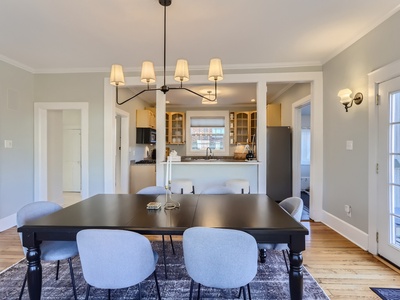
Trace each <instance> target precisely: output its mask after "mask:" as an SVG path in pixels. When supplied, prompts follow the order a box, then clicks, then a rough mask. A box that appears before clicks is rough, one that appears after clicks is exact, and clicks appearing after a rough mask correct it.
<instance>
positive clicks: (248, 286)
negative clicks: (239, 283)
mask: <svg viewBox="0 0 400 300" xmlns="http://www.w3.org/2000/svg"><path fill="white" fill-rule="evenodd" d="M247 291H248V293H249V300H251V293H250V283H248V284H247Z"/></svg>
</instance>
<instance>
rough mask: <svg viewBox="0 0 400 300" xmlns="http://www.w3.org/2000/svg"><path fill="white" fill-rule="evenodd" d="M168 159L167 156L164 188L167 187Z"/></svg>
mask: <svg viewBox="0 0 400 300" xmlns="http://www.w3.org/2000/svg"><path fill="white" fill-rule="evenodd" d="M168 159H169V157H168V156H167V166H166V170H165V188H168V168H169V163H168Z"/></svg>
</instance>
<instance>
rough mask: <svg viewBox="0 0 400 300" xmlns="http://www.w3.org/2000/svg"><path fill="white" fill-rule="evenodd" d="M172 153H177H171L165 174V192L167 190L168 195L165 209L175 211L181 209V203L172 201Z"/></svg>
mask: <svg viewBox="0 0 400 300" xmlns="http://www.w3.org/2000/svg"><path fill="white" fill-rule="evenodd" d="M172 153H176V151H175V150H172V151H171V152H170V155H169V156H168V157H167V167H166V172H165V190H167V193H166V194H165V204H164V208H165V209H175V208H179V207H180V203H179V202H176V201H172V193H171V178H172V156H171V154H172ZM175 156H176V154H175Z"/></svg>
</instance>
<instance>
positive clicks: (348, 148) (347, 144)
mask: <svg viewBox="0 0 400 300" xmlns="http://www.w3.org/2000/svg"><path fill="white" fill-rule="evenodd" d="M346 150H353V141H346Z"/></svg>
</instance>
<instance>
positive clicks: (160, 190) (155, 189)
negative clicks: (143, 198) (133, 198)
mask: <svg viewBox="0 0 400 300" xmlns="http://www.w3.org/2000/svg"><path fill="white" fill-rule="evenodd" d="M166 193H167V190H166V189H165V187H163V186H148V187H145V188H142V189H141V190H139V191H138V192H137V193H136V194H142V195H151V194H160V195H164V194H166Z"/></svg>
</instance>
